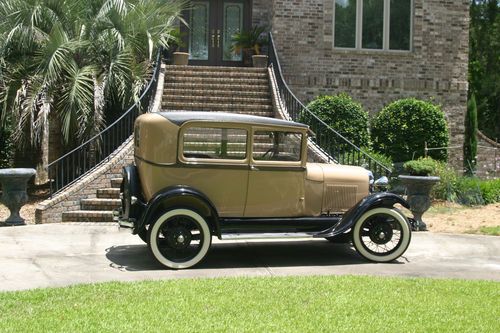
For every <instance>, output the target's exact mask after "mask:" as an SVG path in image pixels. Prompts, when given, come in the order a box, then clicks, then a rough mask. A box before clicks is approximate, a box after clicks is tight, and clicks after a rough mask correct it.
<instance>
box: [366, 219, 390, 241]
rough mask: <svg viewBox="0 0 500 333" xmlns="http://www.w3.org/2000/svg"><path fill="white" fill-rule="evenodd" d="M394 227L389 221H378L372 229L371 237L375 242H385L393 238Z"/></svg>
mask: <svg viewBox="0 0 500 333" xmlns="http://www.w3.org/2000/svg"><path fill="white" fill-rule="evenodd" d="M392 234H393V231H392V227H391V224H390V223H387V222H376V223H374V225H373V226H372V229H371V230H370V239H371V241H372V242H374V243H375V244H385V243H387V242H389V241H390V240H391V239H392Z"/></svg>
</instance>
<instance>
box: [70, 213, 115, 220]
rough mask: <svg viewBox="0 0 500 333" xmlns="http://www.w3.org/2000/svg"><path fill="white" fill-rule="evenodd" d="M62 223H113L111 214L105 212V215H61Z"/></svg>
mask: <svg viewBox="0 0 500 333" xmlns="http://www.w3.org/2000/svg"><path fill="white" fill-rule="evenodd" d="M62 222H113V213H112V212H107V213H105V214H96V213H88V214H85V213H73V212H68V213H63V214H62Z"/></svg>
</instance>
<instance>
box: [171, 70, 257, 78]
mask: <svg viewBox="0 0 500 333" xmlns="http://www.w3.org/2000/svg"><path fill="white" fill-rule="evenodd" d="M165 77H166V78H167V79H168V78H170V77H192V78H205V77H208V78H218V79H221V80H224V79H232V78H233V79H263V80H267V73H253V72H202V71H172V72H166V73H165Z"/></svg>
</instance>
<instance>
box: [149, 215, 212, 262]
mask: <svg viewBox="0 0 500 333" xmlns="http://www.w3.org/2000/svg"><path fill="white" fill-rule="evenodd" d="M148 241H149V243H148V244H149V247H150V249H151V252H152V253H153V256H154V257H155V258H156V260H157V261H158V262H159V263H161V264H162V265H164V266H166V267H168V268H173V269H182V268H189V267H192V266H194V265H196V264H197V263H199V262H200V261H201V260H203V258H204V257H205V255H206V254H207V252H208V249H209V248H210V244H211V242H212V235H211V233H210V228H209V226H208V224H207V222H206V221H205V219H204V218H203V217H202V216H201V215H200V214H198V213H197V212H195V211H193V210H191V209H185V208H182V209H173V210H170V211H167V212H166V213H164V214H162V215H160V217H158V219H157V220H156V221H155V222H154V224H153V225H151V226H150V227H149V230H148Z"/></svg>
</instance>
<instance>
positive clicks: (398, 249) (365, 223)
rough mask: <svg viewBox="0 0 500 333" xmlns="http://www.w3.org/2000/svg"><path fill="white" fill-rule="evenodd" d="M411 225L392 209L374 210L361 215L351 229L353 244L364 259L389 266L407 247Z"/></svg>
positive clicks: (381, 208) (398, 212)
mask: <svg viewBox="0 0 500 333" xmlns="http://www.w3.org/2000/svg"><path fill="white" fill-rule="evenodd" d="M410 239H411V230H410V225H409V223H408V221H407V220H406V218H405V217H404V215H403V214H402V213H401V212H400V211H398V210H397V209H394V208H384V207H380V208H374V209H371V210H369V211H367V212H366V213H364V214H363V215H362V216H361V218H360V219H359V220H358V221H357V222H356V224H355V225H354V228H353V237H352V240H353V244H354V247H355V248H356V251H358V253H359V254H360V255H362V256H363V257H364V258H366V259H368V260H370V261H375V262H389V261H392V260H395V259H397V258H399V257H400V256H401V255H402V254H403V253H404V252H405V251H406V249H407V248H408V245H410Z"/></svg>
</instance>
